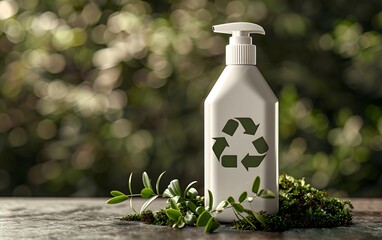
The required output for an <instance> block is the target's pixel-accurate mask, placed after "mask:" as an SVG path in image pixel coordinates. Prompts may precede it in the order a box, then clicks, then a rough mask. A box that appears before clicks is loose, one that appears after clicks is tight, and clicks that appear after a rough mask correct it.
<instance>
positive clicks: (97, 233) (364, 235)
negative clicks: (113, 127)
mask: <svg viewBox="0 0 382 240" xmlns="http://www.w3.org/2000/svg"><path fill="white" fill-rule="evenodd" d="M351 201H352V203H353V204H354V206H355V210H354V224H353V225H352V226H351V227H338V228H330V229H328V228H326V229H294V230H290V231H286V232H282V233H271V232H249V231H238V230H235V229H232V227H231V226H230V225H224V226H222V227H221V228H219V230H218V232H217V233H214V234H209V235H208V234H205V233H204V232H203V229H202V228H191V227H190V228H186V229H183V230H177V229H172V228H169V227H160V226H153V225H146V224H142V223H135V222H123V221H120V220H119V218H120V217H122V216H124V215H126V214H127V213H131V210H130V209H129V207H128V204H120V205H107V204H105V202H106V199H97V198H0V239H2V240H8V239H133V238H134V239H149V238H151V239H198V238H200V239H352V240H353V239H368V240H369V239H382V199H351ZM142 203H143V201H141V200H139V199H138V200H137V201H135V204H134V205H135V206H137V208H138V209H139V207H140V205H141V204H142ZM164 204H165V202H164V201H163V200H159V201H156V202H155V203H154V205H152V207H151V208H152V210H155V209H159V208H161V207H163V206H164Z"/></svg>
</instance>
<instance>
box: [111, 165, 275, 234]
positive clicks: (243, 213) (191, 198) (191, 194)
mask: <svg viewBox="0 0 382 240" xmlns="http://www.w3.org/2000/svg"><path fill="white" fill-rule="evenodd" d="M164 173H165V172H162V173H161V174H160V175H159V177H158V179H157V181H156V184H155V187H156V192H154V190H153V187H152V185H151V180H150V178H149V176H148V174H147V173H146V172H143V174H142V182H143V185H144V188H143V189H142V190H141V193H140V194H134V193H133V192H132V187H131V182H132V176H133V174H132V173H131V174H130V176H129V183H128V188H129V193H130V194H124V193H123V192H120V191H116V190H113V191H111V192H110V193H111V195H112V196H113V197H112V198H110V199H109V200H108V201H107V203H108V204H116V203H121V202H123V201H126V200H128V199H129V200H130V207H131V209H132V210H133V211H134V212H135V213H137V211H136V210H135V209H134V207H133V202H132V200H133V197H139V196H140V197H142V198H145V199H148V200H147V201H146V202H145V203H144V204H143V205H142V207H141V210H140V212H139V214H140V215H143V214H144V213H145V211H146V209H147V208H148V206H149V205H150V204H151V203H152V202H153V201H154V200H155V199H157V198H158V197H164V198H168V203H169V206H167V207H166V209H165V214H166V216H167V217H168V219H170V221H171V222H172V227H174V228H183V227H185V226H186V225H189V226H197V227H204V231H205V232H206V233H212V232H214V231H215V230H216V229H217V228H218V227H219V226H220V223H219V221H217V219H216V218H215V216H216V215H217V214H219V213H221V212H223V211H224V210H226V209H229V208H232V210H233V211H234V213H235V215H236V217H237V218H238V220H241V221H246V222H247V223H248V224H250V225H251V226H252V227H253V228H254V229H256V226H255V225H254V224H253V223H252V222H251V221H249V220H248V217H254V218H256V219H257V220H258V221H259V222H260V223H261V224H266V220H265V218H264V217H263V216H262V215H261V214H259V213H258V212H255V211H254V210H253V206H252V202H253V200H254V199H255V198H256V197H260V198H264V199H270V198H274V197H275V195H274V193H273V192H271V191H270V190H267V189H261V190H260V189H259V188H260V178H259V177H256V179H255V181H254V183H253V185H252V194H251V196H249V195H248V193H247V192H243V193H242V194H241V195H240V196H239V198H238V201H235V199H234V198H233V197H232V196H231V197H229V198H228V199H227V200H223V201H221V202H220V203H219V204H218V205H217V206H216V208H213V202H214V198H213V194H212V192H211V191H208V206H204V197H201V196H199V195H198V191H197V190H196V189H195V188H193V187H192V186H193V185H194V184H196V183H197V181H193V182H191V183H190V184H188V185H187V187H186V188H185V190H184V191H183V192H182V190H181V187H180V184H179V180H178V179H174V180H172V181H171V182H170V184H169V185H168V187H167V188H166V189H165V190H164V192H163V193H162V194H161V193H160V191H159V185H160V181H161V179H162V176H163V175H164ZM244 203H250V204H249V205H250V208H251V209H248V208H245V205H244Z"/></svg>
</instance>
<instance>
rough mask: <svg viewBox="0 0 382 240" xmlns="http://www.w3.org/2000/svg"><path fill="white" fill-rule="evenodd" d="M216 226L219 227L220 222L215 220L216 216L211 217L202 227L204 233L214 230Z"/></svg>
mask: <svg viewBox="0 0 382 240" xmlns="http://www.w3.org/2000/svg"><path fill="white" fill-rule="evenodd" d="M218 227H220V223H219V222H218V221H217V220H216V218H214V217H211V218H210V219H209V220H208V222H207V224H206V227H205V228H204V232H205V233H212V232H213V231H215V230H216V229H217V228H218Z"/></svg>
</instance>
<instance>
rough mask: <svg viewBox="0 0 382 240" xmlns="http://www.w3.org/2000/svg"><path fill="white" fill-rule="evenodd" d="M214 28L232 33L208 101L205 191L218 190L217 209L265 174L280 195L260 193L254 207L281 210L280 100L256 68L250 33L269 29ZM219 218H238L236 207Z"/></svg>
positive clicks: (236, 25) (235, 25) (263, 183)
mask: <svg viewBox="0 0 382 240" xmlns="http://www.w3.org/2000/svg"><path fill="white" fill-rule="evenodd" d="M213 30H214V32H218V33H226V34H232V37H230V40H229V45H227V47H226V65H227V66H226V67H225V69H224V71H223V73H222V74H221V75H220V77H219V79H218V80H217V82H216V83H215V85H214V87H213V88H212V90H211V92H210V93H209V95H208V97H207V98H206V100H205V102H204V108H205V109H204V114H205V116H204V117H205V119H204V124H205V126H204V141H205V145H204V147H205V149H204V151H205V156H204V161H205V163H204V171H205V172H204V175H205V196H208V192H207V191H208V190H210V191H211V192H212V193H213V196H214V202H213V206H214V208H215V207H216V205H217V204H218V203H219V202H221V201H222V200H226V199H227V198H228V197H229V196H232V197H234V198H235V200H236V201H238V200H237V199H238V198H239V196H240V194H241V193H242V192H244V191H247V193H248V196H250V195H251V194H252V191H251V189H252V184H253V181H254V180H255V178H256V177H257V176H259V177H260V182H261V184H260V189H262V188H266V189H269V190H271V191H273V192H274V193H275V195H276V198H274V199H261V198H256V200H254V201H253V202H252V206H254V210H256V211H260V210H263V211H266V212H267V213H268V214H275V213H277V212H278V207H279V206H278V203H279V199H278V100H277V98H276V96H275V95H274V93H273V92H272V90H271V88H270V87H269V85H268V84H267V83H266V81H265V80H264V78H263V76H262V75H261V73H260V72H259V70H258V69H257V67H256V46H255V45H252V38H251V37H250V34H251V33H258V34H265V32H264V29H263V28H262V27H261V26H259V25H257V24H253V23H245V22H237V23H227V24H221V25H216V26H214V27H213ZM207 201H208V197H206V204H208V202H207ZM246 204H249V203H246ZM206 206H207V205H206ZM248 207H249V206H248ZM216 218H217V219H218V220H219V221H222V222H231V221H233V220H235V219H236V217H235V215H234V213H233V211H232V210H231V209H226V210H225V211H223V213H221V214H217V216H216Z"/></svg>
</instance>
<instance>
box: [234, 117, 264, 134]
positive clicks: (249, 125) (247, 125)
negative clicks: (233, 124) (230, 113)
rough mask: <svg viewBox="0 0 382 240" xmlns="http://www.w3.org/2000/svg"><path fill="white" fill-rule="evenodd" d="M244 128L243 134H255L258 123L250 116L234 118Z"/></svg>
mask: <svg viewBox="0 0 382 240" xmlns="http://www.w3.org/2000/svg"><path fill="white" fill-rule="evenodd" d="M236 119H237V120H239V122H240V123H241V125H242V126H243V128H244V130H245V131H244V134H250V135H255V133H256V131H257V128H258V127H259V125H260V124H257V125H256V124H255V123H254V122H253V120H252V119H251V118H236Z"/></svg>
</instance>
